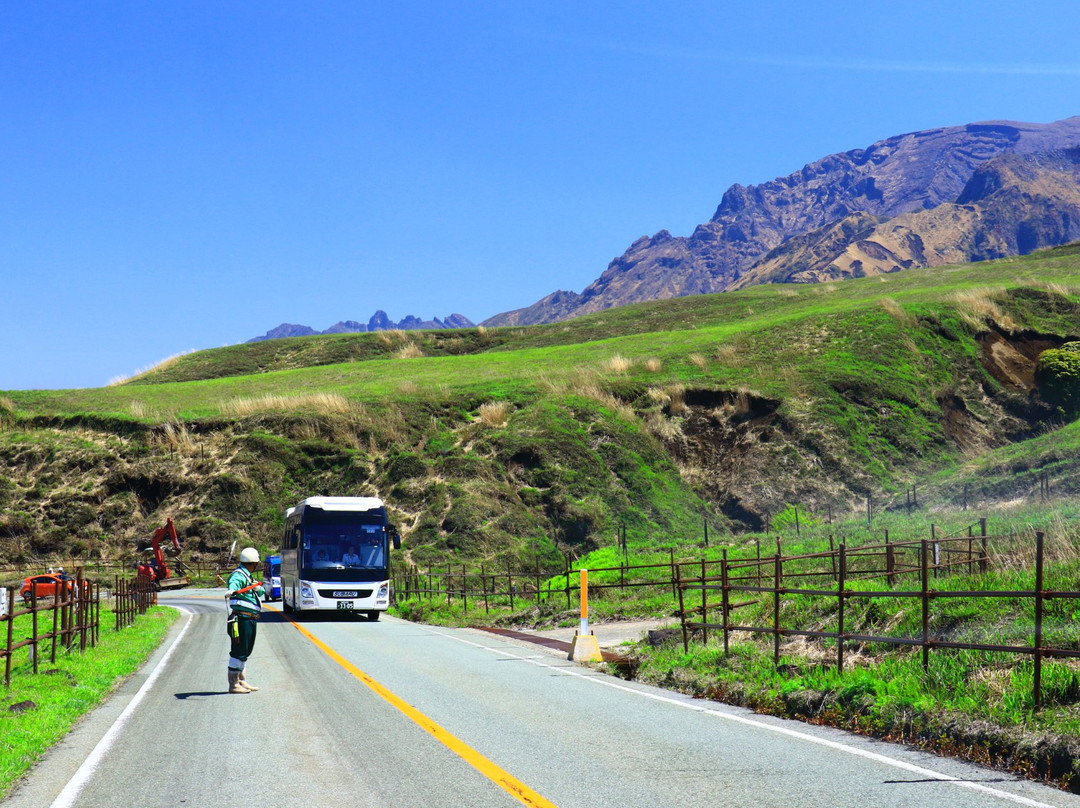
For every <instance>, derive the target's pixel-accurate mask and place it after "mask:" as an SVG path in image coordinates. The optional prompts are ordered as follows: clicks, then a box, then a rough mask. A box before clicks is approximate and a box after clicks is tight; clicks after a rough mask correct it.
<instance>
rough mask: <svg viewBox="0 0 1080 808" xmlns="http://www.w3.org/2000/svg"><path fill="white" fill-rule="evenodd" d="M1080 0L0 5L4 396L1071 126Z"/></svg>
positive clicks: (333, 316)
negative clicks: (780, 186) (881, 163)
mask: <svg viewBox="0 0 1080 808" xmlns="http://www.w3.org/2000/svg"><path fill="white" fill-rule="evenodd" d="M1077 30H1080V6H1078V5H1076V4H1072V3H1061V2H1057V3H1039V2H1027V3H1023V4H1018V3H997V2H988V1H987V0H984V2H977V3H976V2H950V3H942V2H940V0H938V2H932V3H924V2H907V3H889V4H884V3H866V2H865V1H864V2H860V3H848V2H832V3H817V4H809V3H794V2H792V3H787V2H757V3H753V4H751V3H738V4H736V3H730V4H727V3H725V4H720V3H715V2H667V3H664V4H659V3H629V2H617V3H616V2H592V3H581V2H563V1H562V0H543V2H524V1H523V2H512V1H511V0H501V1H500V2H495V1H494V0H492V2H485V3H482V2H468V0H445V1H444V2H410V0H395V1H394V2H392V3H387V2H377V3H376V2H367V0H348V1H343V2H336V1H332V0H327V1H326V2H316V1H315V0H313V1H312V2H303V3H299V2H289V3H285V2H276V1H275V0H260V2H248V1H247V0H228V2H222V1H221V0H214V1H213V2H201V1H199V0H190V1H189V2H165V1H164V0H163V1H162V2H154V3H147V2H144V0H139V2H129V3H125V2H49V3H7V4H4V5H3V6H0V160H2V163H0V165H2V169H0V172H2V173H0V268H2V269H0V271H2V273H3V285H2V288H3V290H4V299H5V305H4V306H3V315H2V317H0V389H31V388H64V387H96V386H100V385H103V384H105V383H107V382H108V381H109V380H110V379H113V378H115V377H119V376H126V375H130V374H131V373H134V372H135V371H137V370H140V369H142V368H145V367H147V366H150V365H152V364H154V363H155V362H157V361H159V360H161V359H163V358H165V357H168V356H170V355H173V354H176V353H180V352H183V351H187V350H191V349H200V348H212V347H216V346H220V345H226V344H232V343H237V342H242V341H244V340H246V339H248V338H250V337H253V336H256V335H259V334H262V333H263V332H265V331H266V330H268V329H270V328H272V327H274V326H276V325H277V324H278V323H281V322H292V323H303V324H306V325H310V326H312V327H314V328H318V329H323V328H327V327H328V326H330V325H332V324H333V323H335V322H337V321H338V320H346V319H354V320H362V321H366V320H367V318H368V317H370V316H371V314H372V313H373V312H374V311H375V310H376V309H384V310H385V311H386V312H387V313H388V314H389V315H390V317H391V318H393V319H395V320H397V319H401V318H402V317H404V316H405V315H406V314H415V315H418V316H420V317H423V318H428V317H432V316H439V317H442V316H445V315H447V314H450V313H452V312H460V313H462V314H465V315H466V316H468V317H470V318H471V319H473V320H475V321H477V322H479V321H480V320H482V319H484V318H486V317H490V316H491V315H493V314H497V313H499V312H501V311H506V310H508V309H513V308H518V307H520V306H525V305H528V304H530V303H532V302H534V301H535V300H537V299H538V298H540V297H542V296H543V295H545V294H547V293H548V292H551V291H554V290H555V289H572V290H575V291H580V290H581V289H583V288H584V287H585V286H586V285H588V284H589V283H590V282H591V281H592V280H593V279H595V278H596V277H597V276H598V275H599V274H600V273H601V272H602V271H603V270H604V269H605V268H606V266H607V264H608V262H609V261H610V260H611V259H612V258H614V257H616V256H617V255H619V254H621V253H622V252H623V250H624V249H625V248H626V247H627V246H628V245H629V244H630V243H631V242H632V241H633V240H634V239H635V238H637V237H638V236H641V235H646V234H648V235H651V234H653V233H655V232H656V231H658V230H661V229H667V230H670V231H671V232H672V233H674V234H676V235H688V234H689V233H690V232H692V230H693V228H694V226H695V225H696V224H698V223H699V222H703V221H706V220H708V219H709V217H710V216H712V214H713V212H714V211H715V209H716V206H717V204H718V203H719V201H720V198H721V196H722V195H723V192H724V190H725V189H726V188H727V187H728V186H730V185H731V184H733V183H736V182H739V183H742V184H744V185H748V184H752V183H758V182H763V181H767V180H770V179H772V178H773V177H776V176H781V175H785V174H788V173H790V172H792V171H795V170H797V169H799V168H800V167H802V166H803V165H804V164H805V163H807V162H810V161H812V160H815V159H818V158H820V157H823V156H825V155H827V154H830V153H833V152H838V151H845V150H848V149H852V148H859V147H863V146H867V145H869V144H870V143H873V142H874V141H876V140H880V139H882V138H885V137H888V136H890V135H895V134H900V133H903V132H909V131H914V130H918V129H925V128H931V127H936V126H948V125H955V124H963V123H969V122H972V121H978V120H988V119H1012V120H1023V121H1035V122H1047V121H1053V120H1059V119H1061V118H1066V117H1070V116H1072V115H1077V114H1080V52H1078V51H1077V49H1076V31H1077Z"/></svg>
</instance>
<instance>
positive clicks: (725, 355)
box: [716, 345, 739, 367]
mask: <svg viewBox="0 0 1080 808" xmlns="http://www.w3.org/2000/svg"><path fill="white" fill-rule="evenodd" d="M716 361H717V362H720V363H721V364H722V365H728V366H729V367H730V366H732V365H737V364H739V349H738V348H736V347H735V346H734V345H721V346H720V347H719V348H717V349H716Z"/></svg>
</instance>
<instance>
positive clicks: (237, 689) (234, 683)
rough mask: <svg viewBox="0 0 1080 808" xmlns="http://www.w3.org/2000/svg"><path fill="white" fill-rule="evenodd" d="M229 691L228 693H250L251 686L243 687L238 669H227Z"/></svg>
mask: <svg viewBox="0 0 1080 808" xmlns="http://www.w3.org/2000/svg"><path fill="white" fill-rule="evenodd" d="M229 692H230V693H250V692H251V688H248V687H244V683H243V682H241V681H240V671H229Z"/></svg>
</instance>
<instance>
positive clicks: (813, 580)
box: [675, 532, 1080, 709]
mask: <svg viewBox="0 0 1080 808" xmlns="http://www.w3.org/2000/svg"><path fill="white" fill-rule="evenodd" d="M1044 559H1045V537H1044V534H1043V533H1041V532H1039V533H1036V534H1035V564H1034V582H1033V583H1034V586H1033V588H1031V589H1018V590H992V589H965V590H958V589H951V588H949V585H948V584H947V583H945V582H942V583H941V584H938V585H935V583H934V582H935V580H936V579H938V578H939V577H946V576H948V575H949V574H950V573H953V572H972V573H976V572H977V573H985V572H987V571H988V569H989V562H990V557H989V554H988V551H987V537H986V536H985V535H983V536H979V537H974V536H959V537H942V538H940V539H937V540H925V539H924V540H921V541H917V542H896V543H891V542H887V543H885V544H879V545H867V546H863V547H858V548H851V549H848V548H847V547H846V546H845V545H843V544H841V545H840V546H839V547H838V548H835V549H833V550H831V551H828V552H822V553H812V554H806V555H798V556H784V555H782V554H781V553H780V552H777V553H776V554H775V555H774V556H772V557H766V558H753V559H728V558H727V554H726V552H725V553H724V556H723V558H722V559H721V561H720V562H719V563H715V562H713V563H711V564H710V563H709V562H705V561H701V562H698V563H696V564H687V563H680V564H678V565H677V566H676V570H675V571H676V577H677V580H676V588H677V590H678V594H679V618H680V623H681V627H682V636H683V647H684V649H686V650H689V643H690V640H691V638H700V639H701V641H702V642H705V643H707V642H708V640H709V632H710V631H717V632H721V633H722V635H723V643H724V652H725V653H728V652H729V643H730V637H731V635H732V634H733V633H735V632H745V633H750V634H763V635H770V636H771V637H772V638H773V661H774V663H775V664H777V665H779V664H780V644H781V639H782V638H791V637H808V638H815V639H818V640H830V641H833V642H835V644H836V668H837V670H838V671H843V669H844V655H845V650H846V648H847V647H848V646H849V645H850V644H854V643H859V644H881V645H892V646H908V647H913V648H920V649H921V650H922V662H923V667H924V669H927V668H929V664H930V652H931V651H932V650H936V649H946V648H951V649H964V650H972V651H995V652H1002V653H1005V654H1022V655H1028V656H1031V657H1032V658H1033V659H1034V703H1035V708H1036V709H1039V708H1040V707H1041V701H1042V692H1041V691H1042V687H1041V681H1042V661H1043V660H1044V659H1047V658H1054V657H1058V658H1080V650H1077V648H1076V647H1071V648H1066V647H1061V646H1060V645H1058V646H1055V645H1053V644H1052V643H1049V642H1047V637H1046V635H1045V633H1044V631H1043V623H1044V618H1045V617H1046V616H1047V614H1048V611H1049V610H1048V606H1047V604H1048V603H1049V602H1051V601H1054V600H1057V601H1059V602H1061V603H1062V604H1063V605H1064V608H1062V609H1058V610H1057V613H1060V614H1065V613H1068V614H1072V613H1073V612H1075V610H1076V608H1077V604H1076V603H1075V602H1076V601H1080V592H1076V591H1069V590H1054V589H1048V588H1047V587H1046V586H1045V580H1044V579H1045V564H1044ZM881 583H884V586H885V588H880V586H881ZM874 584H877V585H878V588H875V587H874V586H873V585H874ZM740 597H741V598H744V599H742V600H740V599H739V598H740ZM697 598H700V604H699V605H691V604H690V603H689V601H690V600H696V599H697ZM983 598H995V599H1005V600H1009V601H1014V602H1020V603H1022V602H1025V601H1030V604H1029V606H1028V608H1030V610H1031V617H1032V624H1031V633H1030V635H1029V637H1028V639H1029V640H1030V642H1026V641H1025V642H1023V643H1012V644H1006V643H993V642H974V641H965V640H957V639H949V638H948V636H942V632H940V631H934V630H932V628H931V626H932V625H934V624H935V620H934V619H933V618H934V616H935V615H934V608H933V607H934V605H935V604H936V603H941V602H945V601H955V600H958V599H983ZM797 599H819V600H820V599H828V600H834V601H835V604H836V605H835V609H834V613H835V620H836V624H835V625H836V628H835V629H834V630H828V629H824V628H816V629H812V628H808V627H804V626H798V625H790V626H789V625H786V624H785V623H784V617H785V611H786V610H785V608H784V607H785V606H790V605H793V601H796V600H797ZM860 599H861V600H866V601H872V600H876V601H878V602H883V601H888V600H890V599H916V600H918V601H919V602H920V605H921V631H919V632H918V635H917V636H907V637H904V636H890V635H882V634H864V633H859V632H858V631H851V630H849V627H848V625H847V623H846V618H847V616H848V611H849V609H850V608H851V604H852V603H853V602H855V601H857V600H860ZM1069 602H1072V605H1069ZM753 605H756V606H758V607H759V608H758V610H757V612H756V613H757V614H759V615H761V616H765V617H767V618H768V624H764V625H755V624H750V623H745V624H744V623H739V622H737V621H735V620H734V619H733V618H732V615H733V613H735V612H736V611H738V610H739V609H743V608H746V607H749V606H753ZM792 611H797V609H792ZM816 613H820V610H817V612H816Z"/></svg>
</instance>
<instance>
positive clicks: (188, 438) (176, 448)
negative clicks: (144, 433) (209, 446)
mask: <svg viewBox="0 0 1080 808" xmlns="http://www.w3.org/2000/svg"><path fill="white" fill-rule="evenodd" d="M156 437H157V440H158V441H159V442H160V443H162V444H163V445H164V446H166V447H168V449H169V450H170V451H173V452H179V453H190V452H191V451H192V450H193V449H194V448H195V437H194V436H193V435H192V434H191V432H190V431H188V428H187V425H186V424H184V423H183V422H180V421H176V422H174V421H166V422H165V423H163V424H162V425H161V431H160V432H159V433H158V434H157V436H156Z"/></svg>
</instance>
